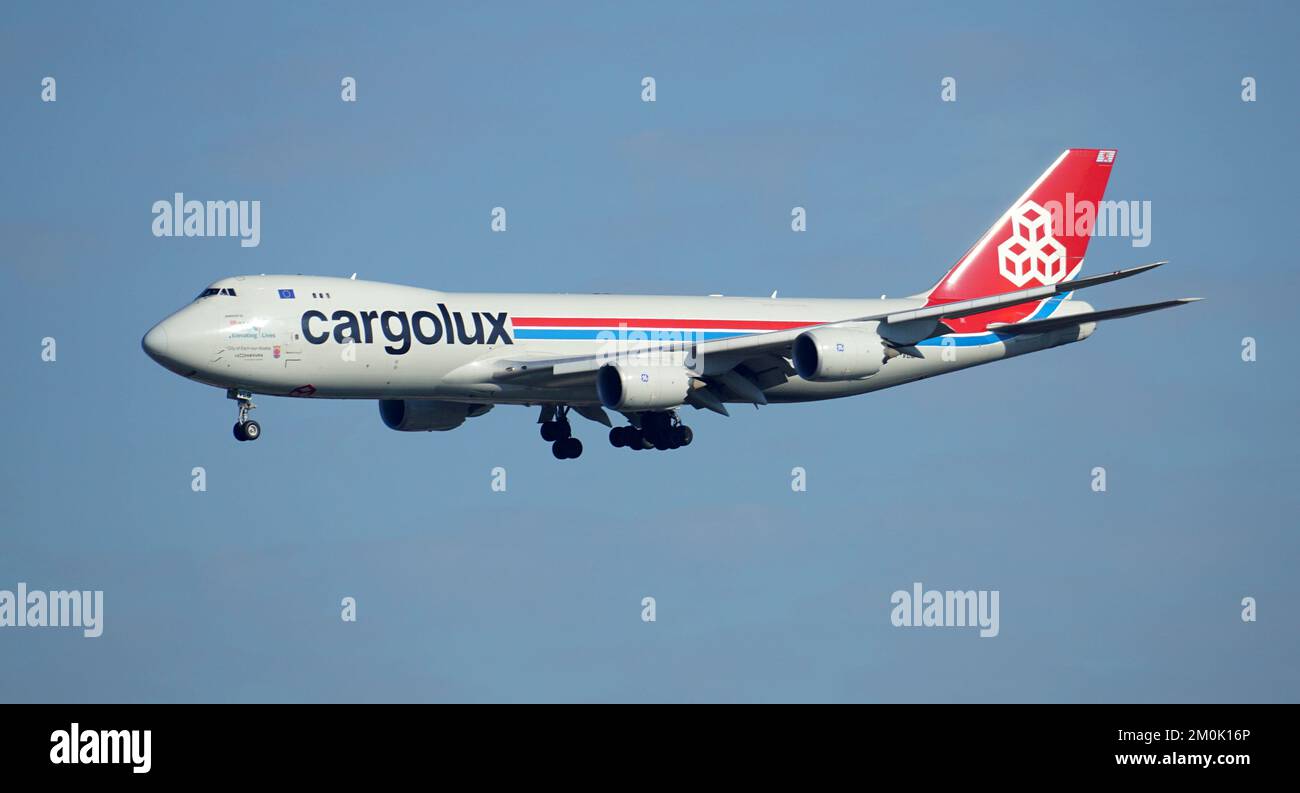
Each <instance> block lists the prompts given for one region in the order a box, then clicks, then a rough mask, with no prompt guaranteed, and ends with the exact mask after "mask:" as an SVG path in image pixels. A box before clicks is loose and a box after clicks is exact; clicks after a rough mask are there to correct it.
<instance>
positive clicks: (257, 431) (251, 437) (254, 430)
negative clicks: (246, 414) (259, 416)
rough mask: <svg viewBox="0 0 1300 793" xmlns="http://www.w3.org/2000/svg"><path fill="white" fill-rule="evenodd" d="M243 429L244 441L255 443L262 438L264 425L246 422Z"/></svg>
mask: <svg viewBox="0 0 1300 793" xmlns="http://www.w3.org/2000/svg"><path fill="white" fill-rule="evenodd" d="M243 427H244V440H246V441H255V440H257V439H258V438H260V437H262V425H261V424H258V423H257V422H256V421H245V422H244V425H243Z"/></svg>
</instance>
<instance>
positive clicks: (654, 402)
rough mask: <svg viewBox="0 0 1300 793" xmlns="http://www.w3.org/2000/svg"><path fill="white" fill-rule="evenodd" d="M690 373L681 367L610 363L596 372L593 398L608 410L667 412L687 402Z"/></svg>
mask: <svg viewBox="0 0 1300 793" xmlns="http://www.w3.org/2000/svg"><path fill="white" fill-rule="evenodd" d="M690 388H691V376H690V373H689V372H688V371H687V370H686V368H685V367H682V366H637V365H636V364H635V363H624V362H620V363H610V364H605V365H604V366H602V367H600V370H599V371H597V372H596V394H597V395H598V396H599V397H600V404H602V405H604V406H605V407H607V408H609V409H610V410H623V411H640V410H667V409H668V408H675V407H677V406H678V405H681V404H682V403H683V402H685V401H686V393H687V392H688V391H689V390H690Z"/></svg>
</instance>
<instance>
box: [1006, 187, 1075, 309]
mask: <svg viewBox="0 0 1300 793" xmlns="http://www.w3.org/2000/svg"><path fill="white" fill-rule="evenodd" d="M998 271H999V272H1001V273H1002V277H1003V278H1005V279H1007V280H1008V281H1010V282H1011V283H1012V284H1014V285H1015V286H1016V288H1017V289H1019V288H1022V287H1024V286H1026V285H1028V284H1029V283H1031V282H1033V283H1037V284H1039V285H1042V286H1048V285H1050V284H1056V283H1060V282H1061V281H1062V280H1064V278H1065V276H1066V274H1067V273H1068V272H1069V267H1068V266H1067V263H1066V254H1065V246H1064V245H1062V244H1061V243H1059V242H1057V241H1056V238H1055V237H1053V236H1052V215H1051V213H1050V212H1048V211H1047V210H1046V209H1043V208H1042V207H1041V206H1039V205H1038V204H1036V203H1034V202H1033V201H1026V202H1024V203H1023V204H1021V205H1020V206H1019V207H1017V208H1016V211H1015V214H1013V215H1012V216H1011V236H1010V237H1008V238H1007V239H1006V240H1004V241H1003V242H1002V244H1001V245H998Z"/></svg>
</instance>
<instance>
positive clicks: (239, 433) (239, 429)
mask: <svg viewBox="0 0 1300 793" xmlns="http://www.w3.org/2000/svg"><path fill="white" fill-rule="evenodd" d="M235 440H237V441H246V440H248V436H247V435H245V434H244V422H242V421H236V422H235Z"/></svg>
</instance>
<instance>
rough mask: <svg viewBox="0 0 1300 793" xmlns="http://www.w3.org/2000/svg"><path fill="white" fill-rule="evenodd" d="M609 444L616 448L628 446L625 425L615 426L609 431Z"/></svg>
mask: <svg viewBox="0 0 1300 793" xmlns="http://www.w3.org/2000/svg"><path fill="white" fill-rule="evenodd" d="M609 445H610V446H613V447H614V448H615V449H621V448H623V447H624V446H627V432H626V428H624V427H615V428H614V429H612V430H610V431H609Z"/></svg>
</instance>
